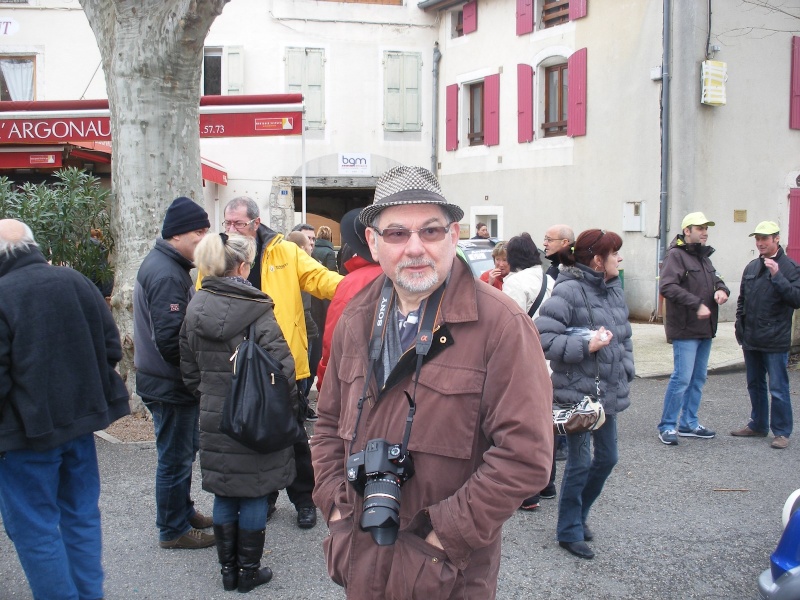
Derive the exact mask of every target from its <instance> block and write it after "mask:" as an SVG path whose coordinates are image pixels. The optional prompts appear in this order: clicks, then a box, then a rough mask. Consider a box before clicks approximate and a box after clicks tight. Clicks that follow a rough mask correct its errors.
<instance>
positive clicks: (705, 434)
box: [658, 212, 731, 446]
mask: <svg viewBox="0 0 800 600" xmlns="http://www.w3.org/2000/svg"><path fill="white" fill-rule="evenodd" d="M713 226H714V222H713V221H711V220H709V219H707V218H706V216H705V215H704V214H703V213H701V212H693V213H689V214H688V215H686V216H685V217H684V218H683V222H682V223H681V231H682V232H681V233H679V234H678V235H676V236H675V239H674V240H673V241H672V243H671V244H670V246H669V250H667V255H666V256H665V257H664V261H663V262H662V263H661V278H660V284H659V292H660V293H661V295H662V296H664V299H665V300H666V313H667V318H666V322H665V324H664V329H665V330H666V334H667V340H668V341H670V342H671V343H672V356H673V362H674V365H673V371H672V376H671V377H670V378H669V384H668V385H667V392H666V394H665V396H664V410H663V412H662V415H661V422H660V423H659V424H658V439H660V440H661V442H662V443H664V444H666V445H668V446H677V445H678V436H681V437H695V438H703V439H710V438H713V437H714V436H715V435H716V434H715V433H714V432H713V431H711V430H710V429H708V428H707V427H703V426H702V425H701V424H700V423H699V421H698V419H697V411H698V410H699V408H700V398H701V396H702V395H703V385H704V384H705V382H706V371H707V368H708V356H709V354H710V353H711V340H712V338H713V337H714V336H715V335H716V334H717V321H718V319H719V309H718V307H719V305H720V304H725V302H727V301H728V296H730V293H731V292H730V290H729V289H728V288H727V286H726V285H725V283H724V282H723V281H722V279H721V278H720V277H719V275H717V272H716V270H715V269H714V265H712V264H711V259H710V257H711V255H712V254H713V253H714V248H712V247H711V246H708V245H706V241H707V240H708V228H709V227H713ZM679 415H680V424H678V416H679Z"/></svg>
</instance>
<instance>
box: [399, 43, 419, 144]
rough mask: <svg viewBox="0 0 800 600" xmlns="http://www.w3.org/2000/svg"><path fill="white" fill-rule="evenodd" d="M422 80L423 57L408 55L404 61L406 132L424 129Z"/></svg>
mask: <svg viewBox="0 0 800 600" xmlns="http://www.w3.org/2000/svg"><path fill="white" fill-rule="evenodd" d="M421 80H422V55H421V54H419V53H416V52H414V53H408V54H406V55H405V57H404V61H403V83H404V84H405V91H404V100H405V104H404V110H403V117H404V129H405V131H420V130H421V129H422V115H421V114H420V112H421V99H420V83H421Z"/></svg>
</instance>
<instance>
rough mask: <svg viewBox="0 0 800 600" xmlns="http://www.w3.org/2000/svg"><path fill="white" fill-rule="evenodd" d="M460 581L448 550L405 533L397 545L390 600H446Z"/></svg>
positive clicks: (389, 591) (390, 583) (399, 536)
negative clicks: (448, 556)
mask: <svg viewBox="0 0 800 600" xmlns="http://www.w3.org/2000/svg"><path fill="white" fill-rule="evenodd" d="M457 580H458V569H456V568H455V566H454V565H453V564H452V563H451V562H450V561H448V560H447V554H445V552H444V550H440V549H439V548H437V547H435V546H432V545H430V544H429V543H427V542H426V541H425V540H423V539H422V538H421V537H419V536H417V535H414V534H413V533H410V532H407V531H401V532H400V534H399V535H398V537H397V542H395V549H394V556H393V558H392V568H391V570H390V571H389V577H388V581H387V585H386V598H387V600H446V599H447V598H449V597H450V594H451V593H452V591H453V589H454V588H455V586H456V582H457Z"/></svg>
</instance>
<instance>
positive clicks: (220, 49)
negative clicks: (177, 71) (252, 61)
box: [200, 46, 244, 96]
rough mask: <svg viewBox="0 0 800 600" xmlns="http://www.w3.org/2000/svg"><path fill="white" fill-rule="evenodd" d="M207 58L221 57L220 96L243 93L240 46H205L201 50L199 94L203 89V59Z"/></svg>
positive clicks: (241, 52) (242, 63)
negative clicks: (201, 62)
mask: <svg viewBox="0 0 800 600" xmlns="http://www.w3.org/2000/svg"><path fill="white" fill-rule="evenodd" d="M207 56H219V57H221V61H220V62H221V64H220V95H221V96H235V95H238V94H243V93H244V61H243V57H244V52H243V48H242V47H241V46H206V47H205V48H203V64H202V67H201V68H202V72H201V75H200V93H201V94H202V93H204V92H203V90H204V88H205V62H206V61H205V59H206V57H207Z"/></svg>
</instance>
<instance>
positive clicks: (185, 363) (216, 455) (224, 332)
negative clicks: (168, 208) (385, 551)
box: [181, 277, 297, 498]
mask: <svg viewBox="0 0 800 600" xmlns="http://www.w3.org/2000/svg"><path fill="white" fill-rule="evenodd" d="M272 309H273V303H272V300H271V299H270V298H269V297H268V296H267V295H266V294H264V293H263V292H261V291H259V290H257V289H256V288H254V287H251V286H247V285H244V284H242V283H239V282H237V281H234V280H232V279H229V278H227V277H205V278H204V279H203V287H202V288H201V289H200V290H199V291H198V292H197V293H196V294H195V296H194V298H192V301H191V302H190V303H189V306H188V308H187V310H186V319H185V320H184V322H183V327H182V328H181V372H182V373H183V379H184V381H185V383H186V386H187V387H188V388H189V389H190V390H191V391H192V392H193V393H195V394H198V393H199V394H200V468H201V470H202V473H203V489H204V490H206V491H207V492H211V493H213V494H217V495H218V496H227V497H237V498H258V497H261V496H265V495H267V494H268V493H270V492H273V491H275V490H280V489H282V488H284V487H286V486H287V485H289V484H290V483H291V482H292V481H294V478H295V475H296V471H295V466H294V450H293V449H292V448H291V447H290V448H287V449H285V450H281V451H279V452H273V453H272V454H258V453H257V452H255V451H253V450H250V449H249V448H245V447H244V446H242V445H241V444H239V443H238V442H236V441H234V440H233V439H231V438H230V437H228V436H227V435H225V434H224V433H220V432H219V423H220V420H221V415H222V407H223V405H224V403H225V398H226V396H227V394H228V391H229V390H230V387H231V368H232V367H231V366H232V363H231V361H230V358H231V356H232V355H233V353H234V351H235V350H236V347H237V346H238V345H239V343H240V342H241V341H242V340H243V339H244V335H245V333H246V331H247V329H248V328H249V326H250V324H251V323H252V322H253V321H255V322H256V334H257V338H256V339H257V341H258V344H259V345H260V346H261V347H262V348H265V349H266V350H267V351H268V352H269V353H270V354H272V355H273V356H274V357H275V358H277V359H278V360H280V361H281V364H282V365H283V372H284V373H285V374H286V376H287V377H288V378H289V385H290V387H291V390H292V392H291V396H292V397H291V399H287V401H290V402H292V404H293V405H294V408H295V410H296V408H297V407H296V404H297V388H296V386H295V372H294V360H293V359H292V354H291V352H289V346H288V345H287V343H286V340H285V339H284V338H283V334H282V333H281V329H280V327H279V326H278V323H277V321H276V320H275V316H274V315H273V313H272Z"/></svg>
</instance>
